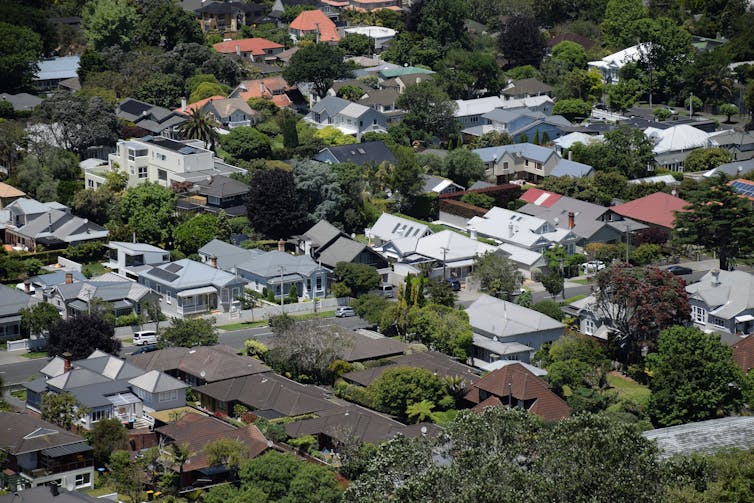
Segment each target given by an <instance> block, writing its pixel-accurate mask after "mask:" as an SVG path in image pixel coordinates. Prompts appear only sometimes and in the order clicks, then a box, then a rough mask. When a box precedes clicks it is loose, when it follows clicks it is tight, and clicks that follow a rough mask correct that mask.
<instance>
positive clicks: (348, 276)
mask: <svg viewBox="0 0 754 503" xmlns="http://www.w3.org/2000/svg"><path fill="white" fill-rule="evenodd" d="M332 273H333V276H335V278H336V279H337V280H338V281H339V282H342V283H344V284H345V285H346V286H347V287H348V288H350V289H351V296H352V297H358V296H360V295H362V294H364V293H367V292H368V291H369V290H372V289H373V288H377V287H378V286H379V284H380V275H379V274H378V273H377V269H375V268H374V267H372V266H370V265H367V264H352V263H348V262H338V263H337V264H336V265H335V269H333V272H332Z"/></svg>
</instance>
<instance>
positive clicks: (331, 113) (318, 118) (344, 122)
mask: <svg viewBox="0 0 754 503" xmlns="http://www.w3.org/2000/svg"><path fill="white" fill-rule="evenodd" d="M304 120H305V121H307V122H309V123H311V124H313V125H314V126H316V127H317V128H319V129H321V128H324V127H327V126H332V127H335V128H337V129H338V130H340V131H341V132H342V133H343V134H347V135H355V136H356V138H359V139H360V138H361V135H362V134H364V133H367V132H375V133H384V132H386V131H387V124H388V121H387V118H386V117H385V116H384V115H383V114H381V113H380V112H378V111H377V110H374V109H373V108H370V107H367V106H364V105H360V104H358V103H353V102H350V101H348V100H344V99H342V98H338V97H335V96H326V97H324V98H322V100H320V101H319V102H317V103H316V104H314V106H312V107H311V111H310V112H309V113H308V114H307V115H306V117H304Z"/></svg>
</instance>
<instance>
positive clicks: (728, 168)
mask: <svg viewBox="0 0 754 503" xmlns="http://www.w3.org/2000/svg"><path fill="white" fill-rule="evenodd" d="M752 171H754V159H747V160H745V161H733V162H728V163H725V164H721V165H720V166H718V167H716V168H712V169H711V170H709V171H705V172H704V175H703V176H704V178H712V177H715V176H717V175H719V174H724V175H725V176H729V177H736V178H738V177H741V176H745V175H748V174H750V173H751V172H752Z"/></svg>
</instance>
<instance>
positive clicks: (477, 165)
mask: <svg viewBox="0 0 754 503" xmlns="http://www.w3.org/2000/svg"><path fill="white" fill-rule="evenodd" d="M486 169H487V167H486V166H485V164H484V162H482V159H481V158H480V157H479V156H478V155H477V154H476V153H475V152H472V151H471V150H468V149H465V148H457V149H455V150H452V151H451V152H450V153H449V154H448V155H447V157H445V162H444V166H443V174H444V175H445V176H447V177H448V178H450V179H451V180H453V181H454V182H456V183H457V184H458V185H461V186H462V187H468V186H469V185H470V184H471V182H472V181H477V180H481V179H482V178H483V177H484V173H485V171H486Z"/></svg>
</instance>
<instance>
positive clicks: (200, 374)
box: [199, 370, 207, 379]
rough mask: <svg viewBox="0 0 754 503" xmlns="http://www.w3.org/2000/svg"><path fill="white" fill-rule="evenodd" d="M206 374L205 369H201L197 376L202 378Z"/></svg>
mask: <svg viewBox="0 0 754 503" xmlns="http://www.w3.org/2000/svg"><path fill="white" fill-rule="evenodd" d="M206 375H207V373H206V372H205V371H203V370H202V371H201V372H199V377H201V378H202V379H204V376H206Z"/></svg>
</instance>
